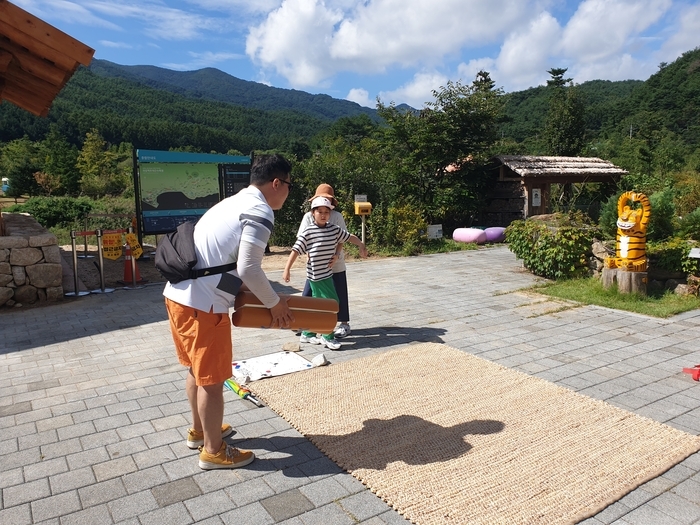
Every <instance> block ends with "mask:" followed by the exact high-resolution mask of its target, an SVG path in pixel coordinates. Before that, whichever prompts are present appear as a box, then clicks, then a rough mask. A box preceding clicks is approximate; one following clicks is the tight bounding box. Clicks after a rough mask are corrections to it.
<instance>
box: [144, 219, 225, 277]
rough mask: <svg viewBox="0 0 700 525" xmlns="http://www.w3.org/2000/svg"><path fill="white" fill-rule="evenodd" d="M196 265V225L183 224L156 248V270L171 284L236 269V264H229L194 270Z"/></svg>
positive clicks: (190, 223)
mask: <svg viewBox="0 0 700 525" xmlns="http://www.w3.org/2000/svg"><path fill="white" fill-rule="evenodd" d="M195 264H197V252H196V251H195V249H194V223H193V222H183V223H182V224H180V226H178V227H177V230H175V231H174V232H171V233H168V234H167V235H165V237H163V238H162V239H161V240H160V242H159V243H158V247H157V248H156V268H157V269H158V271H159V272H160V274H161V275H162V276H163V277H165V278H166V279H167V280H168V281H170V282H171V283H179V282H180V281H184V280H186V279H197V278H198V277H204V276H205V275H214V274H217V273H225V272H230V271H231V270H234V269H235V268H236V263H229V264H222V265H221V266H213V267H212V268H202V269H200V270H193V269H192V268H193V267H194V265H195Z"/></svg>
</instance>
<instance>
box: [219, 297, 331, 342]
mask: <svg viewBox="0 0 700 525" xmlns="http://www.w3.org/2000/svg"><path fill="white" fill-rule="evenodd" d="M280 297H281V298H282V299H286V300H287V305H288V306H289V309H290V310H291V311H292V315H293V316H294V322H293V323H292V324H291V325H290V326H287V327H286V328H290V329H292V330H308V331H309V332H316V333H319V334H330V333H331V332H333V329H334V328H335V325H336V323H337V322H338V303H337V302H336V301H335V300H333V299H321V298H318V297H303V296H299V295H284V294H280ZM234 309H235V311H234V312H233V314H232V315H231V322H232V323H233V325H234V326H238V327H240V328H270V327H271V325H272V314H270V310H268V309H267V308H265V306H263V304H262V303H261V302H260V300H259V299H258V298H257V297H255V295H253V293H252V292H248V291H245V292H240V293H238V295H236V301H235V304H234Z"/></svg>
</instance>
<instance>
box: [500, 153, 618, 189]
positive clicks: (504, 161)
mask: <svg viewBox="0 0 700 525" xmlns="http://www.w3.org/2000/svg"><path fill="white" fill-rule="evenodd" d="M494 160H495V161H496V162H498V163H500V170H501V171H500V174H499V180H504V179H509V178H517V179H522V180H523V181H528V180H532V181H538V182H556V183H561V184H568V183H575V182H616V181H618V180H620V177H622V176H623V175H626V174H627V171H625V170H623V169H622V168H618V167H617V166H615V165H614V164H613V163H612V162H610V161H607V160H603V159H599V158H597V157H536V156H532V155H500V156H498V157H495V158H494Z"/></svg>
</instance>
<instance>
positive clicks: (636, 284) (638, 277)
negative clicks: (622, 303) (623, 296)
mask: <svg viewBox="0 0 700 525" xmlns="http://www.w3.org/2000/svg"><path fill="white" fill-rule="evenodd" d="M617 289H618V291H619V292H620V293H637V294H640V295H646V294H647V272H628V271H625V270H618V272H617Z"/></svg>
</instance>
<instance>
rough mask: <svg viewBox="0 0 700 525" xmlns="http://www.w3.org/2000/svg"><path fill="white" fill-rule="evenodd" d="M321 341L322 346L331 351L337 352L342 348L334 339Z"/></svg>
mask: <svg viewBox="0 0 700 525" xmlns="http://www.w3.org/2000/svg"><path fill="white" fill-rule="evenodd" d="M321 340H322V341H323V344H324V345H326V348H329V349H331V350H338V349H339V348H340V347H341V346H342V345H341V344H340V343H339V342H338V341H336V340H335V339H323V338H321Z"/></svg>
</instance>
